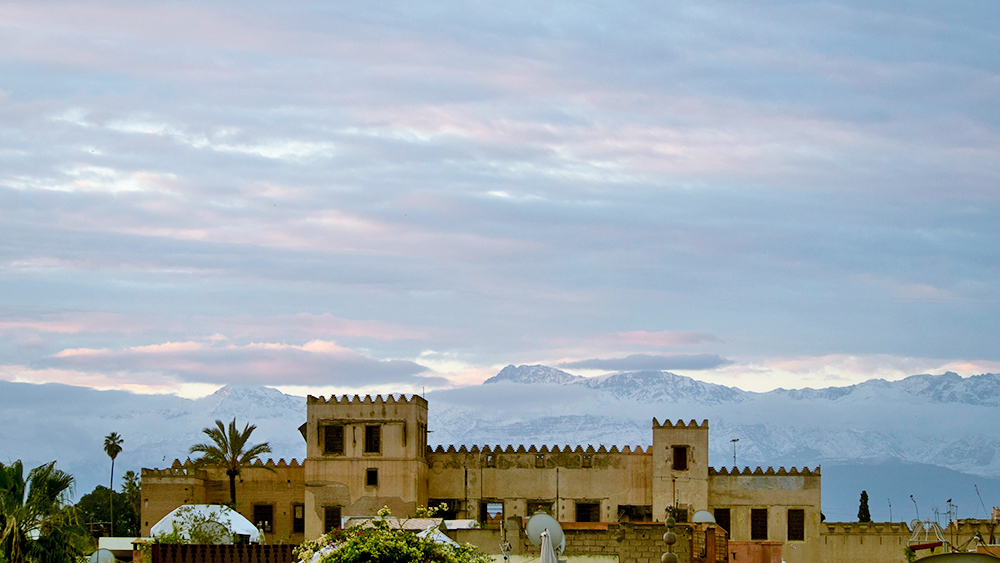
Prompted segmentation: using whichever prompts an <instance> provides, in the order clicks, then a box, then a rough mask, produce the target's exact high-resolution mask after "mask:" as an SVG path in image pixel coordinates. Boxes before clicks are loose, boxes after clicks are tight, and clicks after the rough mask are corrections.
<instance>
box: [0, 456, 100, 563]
mask: <svg viewBox="0 0 1000 563" xmlns="http://www.w3.org/2000/svg"><path fill="white" fill-rule="evenodd" d="M55 463H56V462H54V461H53V462H51V463H47V464H45V465H40V466H38V467H36V468H34V469H32V470H31V471H29V472H28V476H27V479H25V477H24V466H23V465H22V464H21V462H20V460H19V461H15V462H14V463H12V464H10V465H4V464H3V463H0V560H6V561H7V562H8V563H49V562H52V563H56V562H60V563H61V562H71V561H74V560H75V559H76V558H77V557H79V556H80V555H81V554H82V553H83V548H84V546H85V545H86V541H87V540H86V537H87V534H86V531H85V530H84V529H83V528H81V527H80V526H79V525H78V524H77V522H76V512H75V511H74V510H73V509H72V507H68V506H67V502H66V501H67V497H68V495H69V494H70V492H71V491H72V488H73V476H72V475H70V474H68V473H66V472H64V471H60V470H59V469H56V468H55Z"/></svg>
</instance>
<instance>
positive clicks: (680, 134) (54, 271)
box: [0, 1, 1000, 378]
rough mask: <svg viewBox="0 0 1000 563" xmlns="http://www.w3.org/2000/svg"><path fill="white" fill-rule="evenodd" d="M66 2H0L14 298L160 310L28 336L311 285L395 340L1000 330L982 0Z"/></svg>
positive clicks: (0, 279)
mask: <svg viewBox="0 0 1000 563" xmlns="http://www.w3.org/2000/svg"><path fill="white" fill-rule="evenodd" d="M61 6H62V9H60V10H51V9H48V8H47V7H46V6H44V5H39V4H37V3H32V2H17V1H15V2H6V3H4V5H3V8H2V10H4V12H3V14H2V15H3V16H4V17H0V32H2V33H3V36H4V40H5V43H4V45H5V48H4V52H3V54H2V56H0V68H3V69H4V76H5V77H7V78H8V80H7V82H6V83H5V84H4V85H2V88H3V89H4V90H3V91H0V159H2V161H3V162H4V166H3V169H2V170H0V209H3V211H4V212H3V213H2V214H0V232H2V233H3V236H0V318H3V317H17V318H25V319H29V320H31V319H36V320H37V319H42V318H45V317H46V316H47V315H51V314H53V313H58V312H63V311H73V312H79V313H81V314H91V313H92V314H109V315H113V314H121V315H137V316H144V315H145V316H150V317H153V316H157V317H161V318H169V319H170V322H168V323H163V324H160V325H157V326H153V327H151V328H148V329H145V330H144V331H141V334H140V333H137V332H135V331H132V332H128V331H126V332H125V333H124V335H123V333H113V332H108V331H101V330H90V329H88V330H84V331H81V332H72V333H31V331H30V329H19V332H17V333H16V334H15V333H14V332H7V333H4V334H2V335H0V355H3V357H6V358H9V359H15V360H16V362H17V363H18V364H24V365H38V364H42V363H44V361H43V360H42V358H45V357H47V356H48V355H51V354H54V353H56V352H58V351H59V350H62V349H65V348H78V347H79V348H84V347H89V348H105V347H106V348H109V349H113V350H121V349H124V348H127V347H129V346H136V345H141V344H144V343H149V342H165V341H167V340H172V341H189V340H191V341H200V339H202V338H204V337H206V336H208V335H210V334H211V333H212V332H215V331H218V332H221V333H224V335H225V336H227V337H229V338H232V339H233V340H234V343H235V344H236V345H240V346H245V345H247V344H249V343H250V340H251V339H252V337H251V336H249V335H250V334H251V332H252V333H253V334H255V335H259V334H261V332H260V328H259V327H258V328H256V329H255V331H248V330H247V331H237V330H229V329H228V328H227V327H226V326H225V322H222V321H219V322H217V319H234V318H239V317H241V316H246V317H251V318H254V319H262V318H264V319H271V318H275V319H291V318H292V317H294V315H298V314H308V315H326V314H329V315H332V316H334V317H336V318H339V319H354V320H363V321H371V322H377V323H382V325H384V326H392V327H396V328H394V329H393V330H395V331H396V332H399V331H402V332H405V333H407V334H410V335H411V337H408V338H378V337H377V336H376V337H370V338H368V339H367V340H365V339H362V338H360V337H359V338H354V337H344V338H341V337H340V336H338V337H337V340H338V342H344V344H343V345H344V346H346V347H356V349H357V350H358V351H359V352H358V353H359V354H360V355H361V356H363V357H366V358H370V359H371V361H373V362H378V360H377V358H411V359H412V358H417V357H419V355H420V354H422V353H424V352H425V351H427V350H434V351H437V352H441V353H443V354H448V355H449V356H448V357H453V358H458V359H461V360H462V361H465V362H468V363H470V364H473V365H476V366H490V365H494V364H505V363H511V362H513V363H519V362H522V361H537V360H538V359H539V358H563V357H599V356H602V355H607V354H609V353H611V352H612V350H611V349H609V348H608V347H604V348H600V347H597V346H596V345H594V347H593V349H591V350H582V351H581V350H578V349H573V350H571V351H570V352H565V351H566V350H568V349H570V348H576V347H579V346H578V345H579V343H582V342H586V343H594V342H596V338H595V337H597V336H599V335H602V334H607V333H609V332H614V333H618V332H622V333H624V332H633V331H648V332H661V331H673V332H696V333H704V334H712V335H717V336H718V340H719V341H720V342H723V343H725V349H724V350H723V351H721V352H720V353H723V354H724V355H725V356H727V357H735V356H738V355H741V354H743V355H746V354H764V355H780V354H798V353H805V354H817V355H823V354H830V353H849V354H851V353H858V354H863V353H885V354H901V355H930V356H933V357H947V358H953V357H956V358H957V357H968V358H987V359H989V358H997V357H998V356H997V354H998V352H997V351H996V347H995V345H994V342H993V341H992V339H991V337H990V335H992V334H995V333H996V332H997V330H1000V315H997V314H996V313H997V306H996V303H997V302H998V300H997V297H998V295H1000V282H998V281H997V280H1000V275H998V274H1000V272H998V267H997V264H1000V256H998V250H997V246H996V244H994V243H995V240H996V227H995V226H996V225H997V222H998V221H997V220H998V218H1000V198H998V193H997V191H996V178H997V177H998V175H1000V165H998V164H997V163H1000V154H998V149H997V147H998V146H1000V118H998V114H997V112H996V104H995V100H996V97H997V95H998V94H1000V82H998V81H997V79H996V77H997V75H998V73H1000V66H998V62H997V59H996V57H991V56H989V55H988V53H990V52H992V50H991V46H992V44H993V43H994V42H995V37H994V35H993V30H994V29H996V28H997V26H998V25H1000V22H998V21H997V20H998V16H997V13H996V11H995V9H994V8H992V7H986V6H985V5H983V4H976V3H959V4H957V5H956V4H955V3H949V4H948V5H947V6H946V5H943V4H942V5H940V6H938V5H935V4H928V5H921V6H914V5H912V4H897V5H891V4H890V5H880V6H878V7H867V6H859V5H855V4H851V3H837V2H831V3H824V4H821V5H816V4H789V3H785V2H763V3H755V4H754V6H753V7H752V8H749V7H747V8H742V7H739V6H733V5H732V4H730V3H714V2H708V3H699V4H698V5H697V6H695V5H690V4H686V3H677V4H670V5H657V4H641V3H640V4H622V5H614V4H604V5H594V6H589V7H581V6H579V5H576V4H573V5H570V4H559V3H555V4H545V5H541V6H536V5H527V4H523V5H511V6H507V5H504V6H502V7H500V6H499V5H495V4H482V5H477V6H474V7H470V8H469V9H465V10H448V9H440V8H439V7H437V6H434V5H432V4H426V3H420V2H414V3H407V4H397V5H390V6H380V7H378V8H371V9H368V8H367V7H366V6H357V5H343V6H340V5H338V6H322V7H317V6H316V5H313V4H306V3H298V2H291V3H286V4H283V5H282V7H281V8H280V9H278V8H275V7H274V5H271V4H267V3H251V4H249V5H248V6H247V8H246V9H245V10H242V11H241V13H240V14H238V15H237V14H233V13H232V10H230V9H229V8H228V7H227V6H225V5H223V4H221V3H215V2H203V3H197V4H182V5H179V6H178V7H176V8H175V9H166V8H163V7H160V6H157V5H155V4H149V3H117V4H116V3H112V4H108V5H102V6H93V5H92V4H91V3H83V2H73V1H70V2H65V3H63V4H62V5H61ZM191 21H198V22H199V25H198V26H191V25H190V23H189V22H191ZM928 29H933V33H928ZM929 35H930V36H932V37H933V39H932V40H928V39H927V38H928V36H929ZM817 319H821V321H817ZM220 325H221V328H220ZM307 325H308V323H307ZM970 327H975V330H972V329H971V328H970ZM264 328H270V329H271V330H269V331H267V332H269V333H268V334H267V335H266V336H267V338H266V340H265V341H267V342H307V341H308V340H309V339H310V338H319V337H323V336H324V335H326V334H328V333H329V331H328V330H327V329H326V328H322V327H320V328H310V327H309V326H304V325H303V324H302V323H297V322H293V321H290V320H289V321H288V322H275V323H274V325H273V327H264ZM397 329H398V330H397ZM351 338H353V339H351ZM345 339H348V340H349V341H345ZM716 344H718V343H716ZM692 346H696V345H692ZM685 350H686V351H692V352H701V351H703V350H702V349H696V348H687V349H685ZM715 350H716V348H713V351H715ZM288 354H291V352H289V353H288ZM15 360H11V361H15ZM122 361H124V360H122ZM260 361H262V362H265V363H266V362H267V361H268V360H267V359H266V358H264V359H261V360H260ZM296 361H301V362H304V363H305V365H306V366H307V367H306V368H304V369H303V373H304V374H307V375H305V376H304V377H309V378H312V377H314V376H313V375H308V374H314V373H315V374H318V373H320V371H321V369H320V368H319V367H308V366H309V365H311V364H309V361H307V360H305V359H301V360H296ZM205 362H208V360H205ZM209 363H210V362H209ZM114 365H115V364H107V365H106V366H105V367H106V368H107V369H112V368H113V367H114ZM199 365H200V364H199ZM366 365H367V364H366ZM95 369H96V368H95ZM197 369H199V370H201V369H205V368H202V367H198V368H197ZM358 369H359V370H365V369H371V370H372V372H373V373H375V374H385V377H390V374H395V375H391V377H396V376H397V375H398V376H399V377H408V376H406V375H405V373H407V370H411V371H412V370H415V369H416V368H415V367H413V366H409V365H404V366H386V365H383V364H371V365H370V366H368V367H365V366H364V365H363V366H359V367H358ZM677 369H681V368H677ZM394 370H398V371H394ZM212 373H214V372H212ZM414 373H417V372H412V373H411V374H410V375H413V374H414ZM208 375H209V373H208V372H206V373H205V376H206V377H207V376H208ZM377 376H378V377H382V375H377ZM227 377H228V376H227ZM289 377H292V376H289ZM315 377H319V376H318V375H316V376H315Z"/></svg>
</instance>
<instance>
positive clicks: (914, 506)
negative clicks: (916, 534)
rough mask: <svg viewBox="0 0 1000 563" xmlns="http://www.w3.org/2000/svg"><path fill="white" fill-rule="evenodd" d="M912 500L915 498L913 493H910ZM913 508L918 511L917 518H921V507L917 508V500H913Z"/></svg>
mask: <svg viewBox="0 0 1000 563" xmlns="http://www.w3.org/2000/svg"><path fill="white" fill-rule="evenodd" d="M910 500H913V495H910ZM913 510H916V511H917V520H918V521H919V520H920V509H919V508H917V501H915V500H913Z"/></svg>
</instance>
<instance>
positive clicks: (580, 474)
mask: <svg viewBox="0 0 1000 563" xmlns="http://www.w3.org/2000/svg"><path fill="white" fill-rule="evenodd" d="M651 460H652V456H651V455H650V453H649V451H648V450H647V449H643V448H642V447H641V446H637V447H635V448H634V449H633V448H631V447H629V446H625V447H623V448H621V449H619V448H618V447H617V446H612V447H611V448H610V449H608V448H606V447H604V446H599V447H597V448H594V447H593V446H587V447H586V448H584V447H583V446H576V447H570V446H565V447H562V448H560V447H559V446H553V447H551V448H550V447H548V446H542V447H540V448H538V447H535V446H529V447H527V448H525V447H524V446H523V445H522V446H518V447H516V448H515V447H514V446H510V445H508V446H506V447H501V446H492V447H491V446H484V447H482V448H480V447H479V446H472V447H471V448H466V447H465V446H460V447H458V448H456V447H455V446H448V447H447V448H444V447H442V446H438V447H437V448H435V449H433V450H431V449H430V448H428V452H427V463H428V466H429V470H428V476H427V479H428V496H429V498H430V499H435V500H449V501H458V503H457V504H458V506H459V510H460V514H459V515H458V516H459V517H464V518H476V519H478V518H479V516H480V506H481V503H482V502H484V501H486V500H491V499H496V500H498V501H501V502H502V503H503V507H504V513H503V516H504V518H512V517H522V516H530V515H531V514H529V508H528V504H529V502H535V503H551V504H552V505H553V506H554V507H555V510H554V512H553V514H554V515H555V517H556V518H557V519H559V520H563V521H574V520H576V510H577V503H586V504H592V503H599V504H600V520H601V521H605V522H615V521H618V520H619V518H618V516H619V507H622V506H643V507H645V506H649V505H651V504H652V498H651V494H650V474H651V471H650V463H651Z"/></svg>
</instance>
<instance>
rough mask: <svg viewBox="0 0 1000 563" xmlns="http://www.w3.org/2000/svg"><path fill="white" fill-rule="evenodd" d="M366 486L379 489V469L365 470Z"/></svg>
mask: <svg viewBox="0 0 1000 563" xmlns="http://www.w3.org/2000/svg"><path fill="white" fill-rule="evenodd" d="M365 486H366V487H377V486H378V469H377V468H374V467H373V468H369V469H367V470H365Z"/></svg>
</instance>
